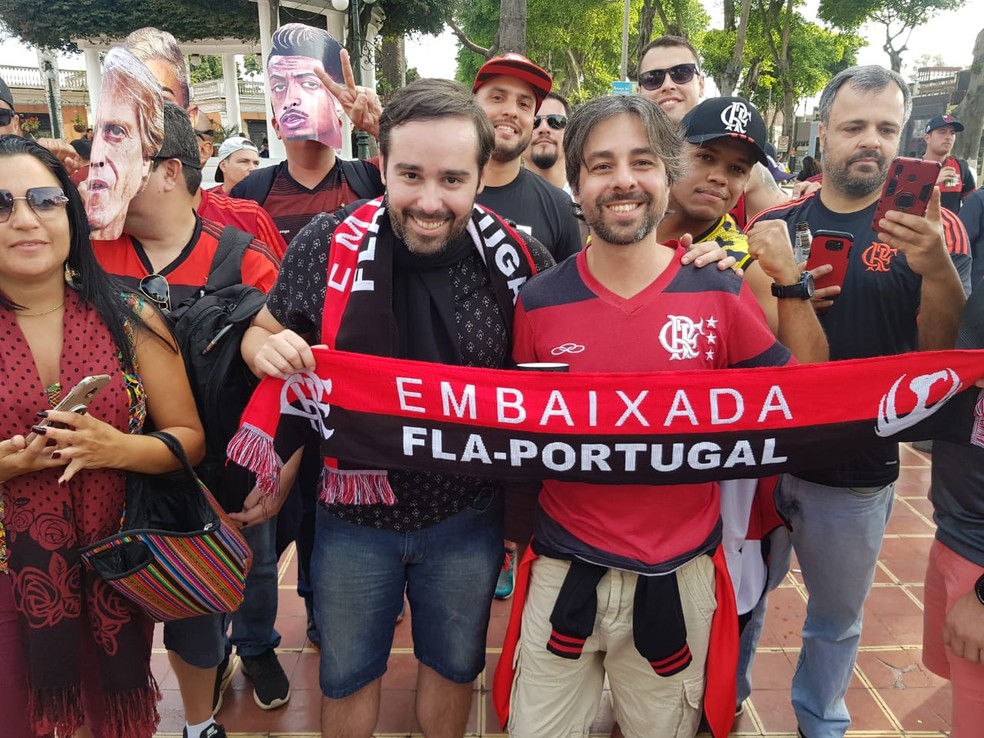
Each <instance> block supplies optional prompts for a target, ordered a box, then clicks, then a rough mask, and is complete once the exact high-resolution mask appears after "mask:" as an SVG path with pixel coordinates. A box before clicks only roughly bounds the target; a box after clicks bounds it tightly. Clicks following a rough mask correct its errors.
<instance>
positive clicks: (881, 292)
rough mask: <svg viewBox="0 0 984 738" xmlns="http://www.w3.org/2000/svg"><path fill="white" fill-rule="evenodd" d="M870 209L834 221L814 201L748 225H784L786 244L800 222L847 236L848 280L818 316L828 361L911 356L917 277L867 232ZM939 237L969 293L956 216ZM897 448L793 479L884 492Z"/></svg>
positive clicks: (946, 216)
mask: <svg viewBox="0 0 984 738" xmlns="http://www.w3.org/2000/svg"><path fill="white" fill-rule="evenodd" d="M876 207H877V204H872V205H870V206H869V207H867V208H865V209H864V210H859V211H857V212H854V213H835V212H833V211H831V210H829V209H828V208H826V207H825V206H824V204H823V203H822V202H821V201H820V198H819V197H818V196H817V195H816V194H814V195H811V196H809V197H807V198H804V199H802V200H797V201H795V202H793V203H791V204H789V205H780V206H778V207H775V208H771V209H770V210H767V211H765V212H763V213H761V214H760V215H759V216H757V217H756V218H755V221H759V220H777V219H778V220H784V221H786V224H787V227H788V228H789V237H790V240H795V229H796V223H797V222H799V221H806V222H807V223H809V225H810V231H811V232H812V233H813V235H814V238H815V237H816V234H817V232H818V231H820V230H834V231H846V232H847V233H852V234H854V245H853V246H852V247H851V254H850V258H849V260H848V268H847V275H846V277H845V278H844V284H843V286H842V291H841V294H840V295H839V296H838V297H837V298H836V299H835V300H834V304H833V307H831V308H830V310H828V311H827V312H826V313H825V314H824V315H822V316H820V324H821V325H822V326H823V329H824V332H825V333H826V334H827V340H828V342H829V344H830V359H831V360H832V361H837V360H840V359H861V358H868V357H874V356H891V355H894V354H901V353H905V352H907V351H916V350H918V338H919V334H918V329H917V324H916V319H917V316H918V313H919V299H920V291H921V289H922V277H920V276H919V275H918V274H916V273H915V272H913V271H912V270H911V269H910V268H909V265H908V263H907V261H906V258H905V254H904V253H902V251H900V250H898V249H893V248H891V247H889V246H888V245H887V244H884V243H881V242H879V241H878V236H877V233H876V232H875V231H874V230H873V229H872V227H871V219H872V217H873V216H874V214H875V209H876ZM942 217H943V230H944V234H945V236H946V240H947V247H948V248H949V250H950V257H951V258H952V259H953V263H954V266H956V268H957V272H958V273H959V274H960V278H961V280H962V281H963V284H964V290H965V291H969V288H970V267H971V260H970V255H969V253H968V244H967V235H966V232H965V231H964V229H963V226H962V225H960V222H959V220H957V218H956V216H955V215H953V213H950V212H949V211H946V210H943V211H942ZM898 465H899V455H898V444H897V443H895V442H888V443H886V444H884V445H883V446H879V447H877V448H875V449H873V450H871V451H868V452H865V453H864V454H861V455H857V454H852V453H850V451H849V450H845V452H844V454H843V455H841V456H839V457H836V458H831V460H830V464H829V465H828V466H827V467H826V468H824V469H817V470H810V471H803V472H798V473H797V474H796V476H798V477H802V478H803V479H806V480H809V481H811V482H816V483H818V484H826V485H830V486H832V487H867V486H881V485H885V484H889V483H891V482H893V481H895V479H897V478H898Z"/></svg>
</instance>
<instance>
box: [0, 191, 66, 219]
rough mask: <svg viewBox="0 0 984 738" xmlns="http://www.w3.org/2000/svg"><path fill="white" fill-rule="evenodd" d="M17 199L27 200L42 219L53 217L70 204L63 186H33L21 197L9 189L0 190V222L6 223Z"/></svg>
mask: <svg viewBox="0 0 984 738" xmlns="http://www.w3.org/2000/svg"><path fill="white" fill-rule="evenodd" d="M17 200H24V201H25V202H27V204H28V205H29V206H30V208H31V210H33V211H34V214H35V215H36V216H38V218H40V219H41V220H47V219H49V218H53V217H54V216H55V215H56V214H57V213H59V212H60V211H62V210H64V209H65V206H66V205H67V204H68V198H67V197H65V192H64V191H63V190H62V188H61V187H32V188H31V189H29V190H28V191H27V194H25V195H22V196H21V197H14V196H13V195H12V194H11V193H10V191H9V190H0V223H6V222H7V221H8V220H9V219H10V215H11V213H13V212H14V202H15V201H17Z"/></svg>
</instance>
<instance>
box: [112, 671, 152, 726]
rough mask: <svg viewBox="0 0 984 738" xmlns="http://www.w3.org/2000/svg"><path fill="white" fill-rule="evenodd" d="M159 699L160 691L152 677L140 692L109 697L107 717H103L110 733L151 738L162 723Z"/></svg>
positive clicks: (131, 691) (137, 690)
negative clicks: (158, 704) (158, 708)
mask: <svg viewBox="0 0 984 738" xmlns="http://www.w3.org/2000/svg"><path fill="white" fill-rule="evenodd" d="M160 700H161V691H160V689H159V688H158V686H157V682H156V681H155V680H154V678H153V677H151V678H150V682H149V683H148V684H147V686H146V687H142V688H141V689H133V690H130V691H129V692H122V693H119V694H112V695H107V697H106V700H105V703H104V705H105V709H106V714H105V715H104V717H103V719H104V721H105V725H106V731H107V734H108V735H126V736H131V737H132V738H152V736H153V735H154V734H155V733H156V732H157V725H158V723H160V721H161V716H160V713H159V712H157V703H158V702H160Z"/></svg>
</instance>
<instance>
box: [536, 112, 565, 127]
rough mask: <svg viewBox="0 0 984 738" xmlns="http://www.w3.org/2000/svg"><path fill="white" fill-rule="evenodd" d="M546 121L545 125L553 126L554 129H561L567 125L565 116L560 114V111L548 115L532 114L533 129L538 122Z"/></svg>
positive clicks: (538, 125) (538, 124) (537, 125)
mask: <svg viewBox="0 0 984 738" xmlns="http://www.w3.org/2000/svg"><path fill="white" fill-rule="evenodd" d="M543 121H546V122H547V125H548V126H550V127H551V128H553V129H554V130H555V131H562V130H564V129H565V128H566V127H567V116H566V115H561V114H560V113H551V114H550V115H534V116H533V130H534V131H535V130H536V129H537V128H539V127H540V124H541V123H542V122H543Z"/></svg>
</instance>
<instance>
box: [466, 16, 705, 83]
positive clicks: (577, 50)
mask: <svg viewBox="0 0 984 738" xmlns="http://www.w3.org/2000/svg"><path fill="white" fill-rule="evenodd" d="M662 2H663V3H664V4H665V12H666V13H667V15H668V16H669V17H670V18H671V19H680V21H681V22H682V23H683V24H684V27H685V29H686V32H687V33H688V34H689V35H690V36H691V38H695V37H699V36H700V35H701V34H702V33H703V30H704V29H705V28H706V27H707V25H708V23H709V22H710V19H709V16H708V15H707V13H706V12H704V10H703V8H702V7H701V5H700V3H699V2H698V1H697V0H662ZM641 7H642V0H632V6H631V12H630V17H629V49H630V52H629V53H630V55H631V54H632V53H633V51H632V50H633V49H634V46H635V39H636V38H637V37H638V35H639V28H638V25H639V10H640V8H641ZM622 8H623V5H622V2H621V0H604V1H599V0H564V1H563V2H558V1H557V0H528V4H527V25H526V31H527V34H526V43H527V56H528V57H530V59H532V60H533V61H535V62H536V63H537V64H539V65H541V66H543V67H544V68H545V69H547V71H549V72H550V74H551V75H553V78H554V89H555V90H557V91H558V92H560V93H561V94H563V95H565V96H566V97H568V98H569V99H570V100H571V101H572V102H577V101H580V100H585V99H588V98H590V97H593V96H595V95H599V94H604V93H606V92H608V91H609V89H610V85H611V81H612V80H615V79H619V75H620V71H619V64H620V59H621V48H622ZM456 19H457V21H458V23H459V25H460V26H461V27H462V29H463V30H464V31H465V33H466V34H467V35H468V38H469V39H470V40H471V41H473V42H474V43H476V44H478V45H480V46H483V47H485V48H489V47H491V46H492V45H493V43H494V42H495V39H496V34H497V32H498V28H499V3H498V2H496V1H495V0H471V2H469V3H468V4H467V5H464V6H463V7H462V8H461V9H460V10H459V12H458V13H457V14H456ZM663 32H664V29H663V27H662V24H661V23H660V21H659V18H658V17H657V19H656V21H655V28H654V29H653V31H652V35H653V36H658V35H660V34H662V33H663ZM484 61H485V59H484V58H483V57H482V56H481V55H480V54H477V53H475V52H473V51H470V50H468V49H461V50H460V51H459V52H458V69H457V74H456V76H457V78H458V79H459V80H460V81H462V82H464V83H465V84H467V85H469V86H470V85H471V82H472V80H474V79H475V74H476V73H477V72H478V68H479V67H480V66H481V65H482V64H483V63H484ZM635 61H636V60H635V59H632V58H630V59H629V66H630V69H633V68H634V66H635Z"/></svg>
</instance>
